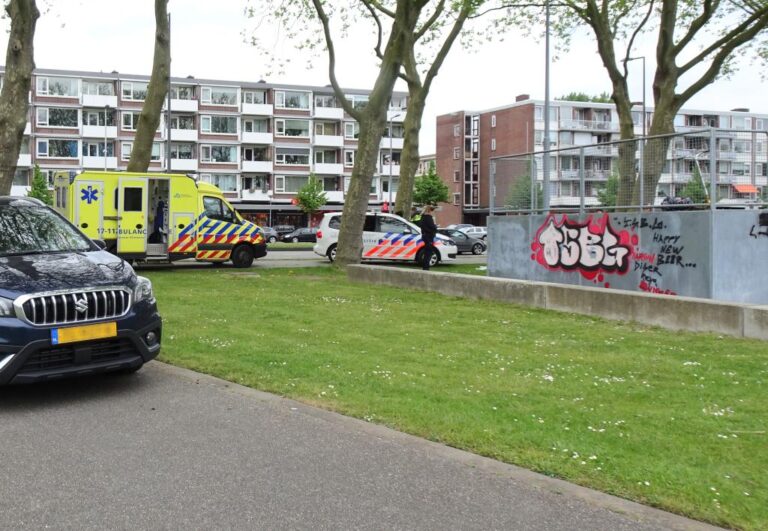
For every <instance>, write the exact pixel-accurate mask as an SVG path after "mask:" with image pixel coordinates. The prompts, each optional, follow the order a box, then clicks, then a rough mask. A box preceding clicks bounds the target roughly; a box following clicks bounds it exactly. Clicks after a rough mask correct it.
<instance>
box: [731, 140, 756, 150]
mask: <svg viewBox="0 0 768 531" xmlns="http://www.w3.org/2000/svg"><path fill="white" fill-rule="evenodd" d="M733 151H735V152H736V153H751V152H752V142H750V141H749V140H734V141H733Z"/></svg>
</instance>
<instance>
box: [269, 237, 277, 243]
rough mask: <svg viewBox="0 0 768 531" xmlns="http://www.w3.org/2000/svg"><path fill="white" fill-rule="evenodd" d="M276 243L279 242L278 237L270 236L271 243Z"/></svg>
mask: <svg viewBox="0 0 768 531" xmlns="http://www.w3.org/2000/svg"><path fill="white" fill-rule="evenodd" d="M276 241H277V237H276V236H270V237H269V243H275V242H276Z"/></svg>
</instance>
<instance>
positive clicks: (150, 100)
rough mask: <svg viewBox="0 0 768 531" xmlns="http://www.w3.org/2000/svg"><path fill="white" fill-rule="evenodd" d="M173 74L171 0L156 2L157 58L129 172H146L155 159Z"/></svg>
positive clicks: (134, 143) (137, 131)
mask: <svg viewBox="0 0 768 531" xmlns="http://www.w3.org/2000/svg"><path fill="white" fill-rule="evenodd" d="M170 75H171V41H170V26H169V24H168V0H155V55H154V60H153V63H152V77H151V78H150V80H149V86H148V87H147V99H146V100H145V101H144V106H143V107H142V109H141V115H139V125H138V127H137V128H136V138H135V139H134V141H133V149H132V150H131V160H130V161H129V162H128V171H134V172H145V171H147V168H149V161H150V159H151V157H152V143H153V142H154V140H155V133H156V132H157V127H158V125H160V113H161V112H162V110H163V102H164V101H165V98H166V96H167V95H168V78H169V77H170Z"/></svg>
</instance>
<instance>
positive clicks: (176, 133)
mask: <svg viewBox="0 0 768 531" xmlns="http://www.w3.org/2000/svg"><path fill="white" fill-rule="evenodd" d="M181 101H185V100H181ZM165 135H166V133H165V132H163V138H165ZM171 140H176V141H179V142H197V129H171Z"/></svg>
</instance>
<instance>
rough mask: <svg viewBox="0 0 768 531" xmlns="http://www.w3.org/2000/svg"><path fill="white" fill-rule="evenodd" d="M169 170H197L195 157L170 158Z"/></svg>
mask: <svg viewBox="0 0 768 531" xmlns="http://www.w3.org/2000/svg"><path fill="white" fill-rule="evenodd" d="M171 170H179V171H197V159H171Z"/></svg>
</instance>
